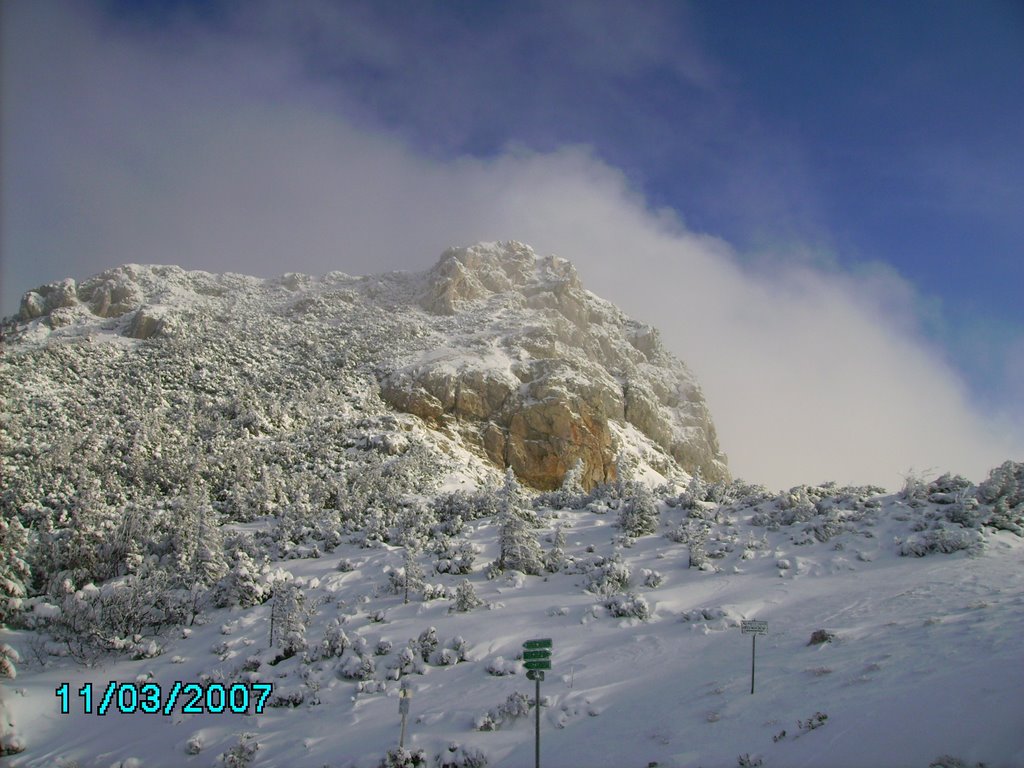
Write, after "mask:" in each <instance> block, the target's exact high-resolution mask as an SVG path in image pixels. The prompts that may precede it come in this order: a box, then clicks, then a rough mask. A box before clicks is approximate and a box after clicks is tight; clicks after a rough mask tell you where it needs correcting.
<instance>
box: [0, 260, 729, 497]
mask: <svg viewBox="0 0 1024 768" xmlns="http://www.w3.org/2000/svg"><path fill="white" fill-rule="evenodd" d="M5 337H6V342H7V344H6V350H5V352H4V357H5V369H6V373H5V375H4V377H5V378H7V377H10V379H11V382H12V388H13V389H11V390H8V391H13V392H14V393H15V395H16V396H15V397H14V399H13V401H12V408H13V410H14V411H15V412H17V411H18V410H19V406H18V403H19V402H20V403H22V404H23V405H25V404H27V403H29V402H30V401H32V400H33V398H34V399H35V402H37V403H38V402H39V401H40V398H41V399H43V400H46V401H47V402H48V403H49V405H50V407H51V408H53V409H56V410H58V411H60V410H64V411H69V410H74V411H81V410H82V409H87V410H88V409H93V410H94V409H100V410H103V409H106V410H107V411H108V413H107V418H106V420H107V421H114V422H117V421H118V420H119V419H121V416H123V417H124V418H128V416H127V414H129V413H133V412H132V411H131V409H124V408H122V406H124V405H125V404H127V403H130V402H132V401H137V402H138V404H139V405H141V406H142V408H143V410H145V409H146V403H147V402H150V403H151V404H152V401H153V400H154V398H155V397H156V396H155V395H154V394H153V389H154V388H156V389H158V390H159V391H160V392H161V393H164V394H166V393H168V392H171V391H173V392H175V393H176V397H177V399H178V401H179V408H178V410H177V414H178V416H179V417H183V415H184V413H185V412H186V411H188V410H189V408H191V409H192V410H193V411H196V410H197V409H198V410H199V411H203V412H204V413H207V415H208V412H209V410H210V409H211V408H212V409H214V410H215V411H217V418H216V419H214V422H215V424H213V425H212V429H213V433H215V434H216V435H217V436H218V439H222V440H230V439H250V440H251V439H254V438H274V439H278V440H280V439H282V438H284V437H287V436H288V435H291V436H292V437H296V436H298V435H297V434H296V433H301V432H302V431H303V429H304V427H308V429H306V430H305V431H306V433H307V437H308V433H309V432H310V430H313V431H322V428H323V424H316V425H314V424H312V423H311V421H312V420H313V417H312V416H311V414H313V413H317V412H319V411H317V408H315V407H314V408H310V407H307V406H308V405H309V404H310V400H311V399H313V400H316V401H317V402H318V403H319V404H320V405H321V406H323V405H328V406H329V410H330V412H331V413H330V420H331V422H332V423H333V424H334V425H335V427H336V429H335V436H337V434H338V433H345V434H346V435H347V441H346V439H342V440H340V442H337V443H336V446H337V448H338V454H339V456H340V460H342V463H344V457H345V451H346V450H347V448H348V447H351V445H350V444H353V443H354V444H360V441H363V442H365V441H366V440H367V439H371V440H372V439H376V441H377V443H378V444H381V445H387V446H391V450H393V451H398V452H402V451H404V450H405V449H406V447H407V446H408V445H410V444H413V443H422V444H426V445H427V446H428V448H429V450H430V451H432V452H434V453H440V454H445V455H447V456H449V457H455V456H461V455H463V453H465V454H468V455H470V456H472V457H475V459H479V460H481V466H483V467H487V466H493V467H495V468H498V469H501V470H504V469H506V468H508V467H511V468H512V469H513V470H514V472H515V474H516V475H517V476H518V478H519V479H520V480H521V481H522V482H524V483H526V484H527V485H529V486H532V487H534V488H536V489H552V488H556V487H558V486H559V484H560V483H561V482H562V480H563V478H564V476H565V474H566V472H567V471H568V470H569V469H570V468H572V467H573V466H574V465H576V464H577V463H578V462H582V477H581V481H582V484H583V485H584V487H587V488H590V487H593V486H595V485H599V484H601V483H606V482H610V481H613V480H614V479H615V478H616V472H617V460H618V457H619V456H620V454H621V455H623V456H626V455H628V456H629V457H630V459H629V460H630V461H632V462H634V464H635V465H643V469H644V471H646V470H654V471H656V472H657V473H659V474H661V475H662V476H664V477H671V476H673V475H676V474H679V472H680V470H682V471H685V472H686V473H690V474H695V473H697V472H700V473H701V474H702V475H703V477H704V478H705V479H708V480H721V479H726V478H727V477H728V470H727V468H726V458H725V455H724V454H723V453H722V452H721V450H720V449H719V446H718V441H717V438H716V435H715V429H714V426H713V424H712V421H711V417H710V414H709V412H708V408H707V406H706V404H705V401H704V398H703V395H702V393H701V390H700V388H699V386H698V384H697V382H696V381H695V379H694V377H693V376H692V375H691V373H690V372H689V371H688V370H687V369H686V367H685V366H684V365H683V363H681V362H680V361H679V360H678V359H676V358H675V357H674V356H673V355H672V354H670V353H669V352H668V351H667V350H666V349H665V348H664V346H663V345H662V343H661V342H660V340H659V337H658V333H657V331H656V330H655V329H654V328H651V327H650V326H647V325H644V324H643V323H640V322H637V321H635V320H632V319H630V318H629V317H627V316H626V315H625V314H624V313H623V312H622V311H621V310H619V309H618V308H617V307H616V306H615V305H613V304H611V303H609V302H608V301H605V300H603V299H601V298H599V297H597V296H595V295H594V294H593V293H591V292H589V291H587V290H586V289H585V288H584V287H583V285H582V284H581V282H580V278H579V276H578V275H577V273H576V270H575V269H574V267H573V266H572V264H570V263H569V262H568V261H566V260H564V259H560V258H557V257H554V256H545V257H538V256H537V255H536V254H535V253H534V251H533V250H532V249H531V248H530V247H529V246H526V245H523V244H521V243H517V242H504V243H481V244H477V245H473V246H471V247H465V248H452V249H449V250H448V251H446V252H445V253H444V254H442V256H441V258H440V260H439V261H438V262H437V264H436V265H435V266H434V267H433V268H432V269H430V270H428V271H426V272H424V273H404V272H398V273H390V274H385V275H377V276H369V277H352V276H349V275H345V274H342V273H340V272H333V273H329V274H327V275H325V276H323V277H310V276H306V275H298V274H288V275H284V276H282V277H278V278H273V279H266V280H264V279H258V278H254V277H246V276H242V275H237V274H219V275H218V274H210V273H206V272H198V271H186V270H183V269H181V268H178V267H173V266H139V265H125V266H121V267H118V268H116V269H112V270H110V271H108V272H104V273H103V274H101V275H97V276H95V277H92V278H89V279H87V280H85V281H83V282H81V283H76V282H75V281H74V280H72V279H65V280H62V281H60V282H56V283H52V284H50V285H46V286H42V287H40V288H37V289H35V290H33V291H29V292H28V293H26V294H25V296H24V299H23V300H22V304H21V311H20V314H19V316H18V317H16V318H11V319H9V320H8V321H7V324H6V328H5ZM55 366H56V367H55ZM15 368H16V369H17V372H16V373H15V372H14V369H15ZM56 368H60V370H56ZM69 371H73V372H75V375H73V376H72V375H71V374H70V373H69ZM104 382H106V383H107V384H108V385H110V386H112V387H114V389H116V390H117V394H116V395H115V396H110V395H109V393H106V394H104V393H102V392H99V391H97V390H98V389H102V388H103V386H104ZM160 398H163V394H161V395H160ZM185 401H188V402H189V403H190V406H189V407H185V406H184V402H185ZM304 404H305V405H304ZM155 409H156V411H157V412H160V413H163V414H165V415H168V416H169V417H173V415H174V413H175V408H174V405H173V403H168V402H167V400H166V399H161V400H160V403H158V404H157V405H156V406H155ZM150 410H151V411H152V410H153V408H150ZM119 412H120V413H121V416H118V413H119ZM131 419H132V420H137V415H133V416H131ZM16 421H17V418H15V419H13V422H16ZM63 421H64V420H63V419H58V422H63ZM122 421H123V419H122ZM13 422H12V423H13ZM228 423H230V424H231V425H232V427H231V428H230V429H227V428H225V426H226V425H227V424H228ZM218 425H219V426H218ZM360 425H361V426H360ZM37 426H38V425H37ZM122 426H123V425H122ZM207 427H208V428H207V431H208V432H209V430H210V428H211V425H207ZM125 428H126V427H125ZM195 429H196V427H195V425H194V424H192V425H190V426H189V428H188V429H187V430H186V431H188V430H192V431H194V430H195ZM360 430H362V431H363V432H364V433H365V434H363V435H362V437H357V436H354V433H355V432H358V431H360ZM115 431H116V430H115ZM128 431H131V430H130V429H129V430H128ZM367 435H369V436H370V437H369V438H367ZM193 437H194V438H195V440H193V442H194V443H197V444H196V445H194V446H193V448H194V450H195V451H198V452H200V453H202V452H203V449H202V448H201V446H200V445H198V443H201V442H202V440H201V436H198V435H193ZM301 442H303V441H302V440H300V443H301ZM328 442H330V440H328ZM396 446H400V447H396ZM323 448H324V447H323V446H321V449H323Z"/></svg>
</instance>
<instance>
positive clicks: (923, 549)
mask: <svg viewBox="0 0 1024 768" xmlns="http://www.w3.org/2000/svg"><path fill="white" fill-rule="evenodd" d="M981 544H982V537H981V534H980V533H979V532H978V531H975V530H973V529H971V528H947V527H944V526H943V527H939V528H934V529H930V530H927V531H924V532H923V533H920V534H914V535H911V536H909V537H908V538H907V539H906V540H905V541H904V542H903V543H902V544H900V554H901V555H903V556H907V555H913V556H914V557H924V556H925V555H929V554H932V553H933V552H941V553H943V554H951V553H953V552H959V551H961V550H973V549H977V548H978V547H980V546H981Z"/></svg>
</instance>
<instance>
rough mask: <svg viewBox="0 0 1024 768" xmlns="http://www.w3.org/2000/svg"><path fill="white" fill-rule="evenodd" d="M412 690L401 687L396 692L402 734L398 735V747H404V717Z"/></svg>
mask: <svg viewBox="0 0 1024 768" xmlns="http://www.w3.org/2000/svg"><path fill="white" fill-rule="evenodd" d="M411 697H412V691H411V690H409V689H408V688H402V689H401V690H400V691H399V692H398V712H399V713H400V714H401V715H402V734H401V736H399V737H398V748H399V749H405V719H406V718H407V717H408V716H409V699H410V698H411Z"/></svg>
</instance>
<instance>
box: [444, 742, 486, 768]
mask: <svg viewBox="0 0 1024 768" xmlns="http://www.w3.org/2000/svg"><path fill="white" fill-rule="evenodd" d="M434 768H487V757H486V756H485V755H484V753H483V752H481V751H480V750H478V749H470V748H469V747H464V746H462V745H461V744H456V743H454V742H453V743H451V744H449V745H448V748H447V749H446V750H444V751H443V752H438V753H437V754H436V755H435V756H434Z"/></svg>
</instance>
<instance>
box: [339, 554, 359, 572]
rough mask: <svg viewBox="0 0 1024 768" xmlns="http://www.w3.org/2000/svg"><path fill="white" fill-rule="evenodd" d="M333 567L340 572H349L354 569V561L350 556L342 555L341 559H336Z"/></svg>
mask: <svg viewBox="0 0 1024 768" xmlns="http://www.w3.org/2000/svg"><path fill="white" fill-rule="evenodd" d="M335 569H336V570H338V571H340V572H341V573H351V572H352V571H354V570H355V569H356V564H355V561H354V560H352V558H349V557H343V558H341V560H339V561H338V564H337V565H336V566H335Z"/></svg>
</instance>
